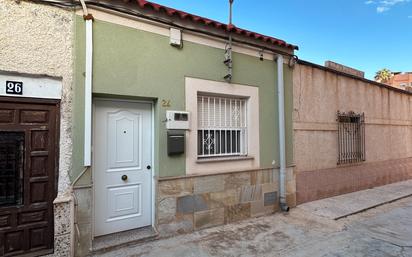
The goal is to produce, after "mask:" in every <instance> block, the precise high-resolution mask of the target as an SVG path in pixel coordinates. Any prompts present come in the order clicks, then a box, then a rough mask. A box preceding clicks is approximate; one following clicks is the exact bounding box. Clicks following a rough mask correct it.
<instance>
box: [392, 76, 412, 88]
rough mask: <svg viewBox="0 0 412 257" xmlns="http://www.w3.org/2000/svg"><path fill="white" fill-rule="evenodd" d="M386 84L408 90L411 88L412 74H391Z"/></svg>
mask: <svg viewBox="0 0 412 257" xmlns="http://www.w3.org/2000/svg"><path fill="white" fill-rule="evenodd" d="M387 84H389V85H391V86H393V87H397V88H401V89H406V90H410V89H411V88H412V72H392V77H391V79H390V80H389V81H388V82H387Z"/></svg>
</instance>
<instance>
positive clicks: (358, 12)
mask: <svg viewBox="0 0 412 257" xmlns="http://www.w3.org/2000/svg"><path fill="white" fill-rule="evenodd" d="M152 2H155V3H158V4H162V5H166V6H169V7H172V8H175V9H178V10H182V11H186V12H189V13H192V14H196V15H199V16H203V17H207V18H210V19H213V20H217V21H220V22H224V23H227V21H228V12H229V11H228V8H229V7H228V6H229V4H228V2H229V1H228V0H207V1H199V0H152ZM233 24H234V25H235V26H237V27H239V28H243V29H248V30H251V31H255V32H258V33H260V34H264V35H268V36H272V37H276V38H279V39H282V40H285V41H286V42H288V43H291V44H295V45H298V46H299V48H300V50H299V51H297V52H296V54H297V55H298V57H299V58H300V59H303V60H306V61H310V62H314V63H317V64H322V65H323V64H324V62H325V61H327V60H331V61H335V62H338V63H341V64H344V65H347V66H350V67H353V68H355V69H359V70H362V71H365V73H366V74H365V77H366V78H369V79H373V76H374V75H375V73H376V71H378V70H380V69H382V68H388V69H390V70H391V71H412V0H253V1H250V0H234V5H233Z"/></svg>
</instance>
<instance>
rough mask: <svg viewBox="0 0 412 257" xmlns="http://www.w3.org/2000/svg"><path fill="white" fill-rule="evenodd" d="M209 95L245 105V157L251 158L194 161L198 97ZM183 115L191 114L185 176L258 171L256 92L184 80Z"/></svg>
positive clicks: (225, 85)
mask: <svg viewBox="0 0 412 257" xmlns="http://www.w3.org/2000/svg"><path fill="white" fill-rule="evenodd" d="M198 93H210V94H217V95H226V96H240V97H245V98H247V99H248V101H247V121H248V124H247V126H248V127H247V128H248V133H247V134H248V138H247V145H248V149H247V153H248V157H251V158H239V159H232V160H225V161H223V160H222V161H219V162H198V157H197V144H198V142H197V119H198V118H197V96H198ZM185 94H186V102H185V103H186V111H189V112H190V114H191V122H190V131H188V132H186V138H187V140H186V175H196V174H214V173H222V172H227V171H234V170H241V169H243V170H245V169H258V168H259V167H260V136H259V126H260V125H259V88H258V87H255V86H247V85H239V84H232V83H231V84H229V83H225V82H218V81H211V80H204V79H197V78H189V77H186V78H185Z"/></svg>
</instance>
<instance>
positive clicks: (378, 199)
mask: <svg viewBox="0 0 412 257" xmlns="http://www.w3.org/2000/svg"><path fill="white" fill-rule="evenodd" d="M408 196H412V180H407V181H403V182H398V183H394V184H389V185H385V186H380V187H375V188H372V189H367V190H363V191H358V192H354V193H349V194H345V195H339V196H335V197H331V198H327V199H322V200H317V201H313V202H309V203H305V204H302V205H299V206H298V207H297V208H298V209H301V210H303V211H305V212H309V213H312V214H315V215H318V216H321V217H324V218H328V219H333V220H338V219H341V218H344V217H347V216H350V215H353V214H356V213H359V212H363V211H365V210H368V209H371V208H374V207H377V206H380V205H383V204H386V203H390V202H393V201H396V200H399V199H402V198H405V197H408Z"/></svg>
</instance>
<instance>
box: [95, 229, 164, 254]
mask: <svg viewBox="0 0 412 257" xmlns="http://www.w3.org/2000/svg"><path fill="white" fill-rule="evenodd" d="M158 235H159V234H158V233H157V231H156V230H155V229H154V228H153V227H152V226H147V227H143V228H139V229H134V230H129V231H124V232H119V233H115V234H110V235H105V236H99V237H96V238H95V239H94V240H93V245H92V256H98V255H99V254H103V253H105V252H107V251H112V250H116V249H119V248H121V247H125V246H130V245H135V244H138V243H144V242H148V241H151V240H155V239H157V238H158Z"/></svg>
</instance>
